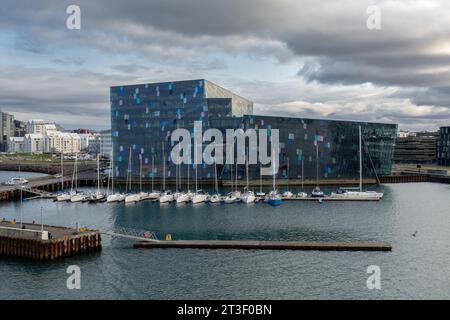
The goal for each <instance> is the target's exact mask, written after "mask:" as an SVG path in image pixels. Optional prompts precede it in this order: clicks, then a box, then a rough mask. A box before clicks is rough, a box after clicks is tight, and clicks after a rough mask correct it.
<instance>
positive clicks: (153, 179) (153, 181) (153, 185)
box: [152, 156, 155, 192]
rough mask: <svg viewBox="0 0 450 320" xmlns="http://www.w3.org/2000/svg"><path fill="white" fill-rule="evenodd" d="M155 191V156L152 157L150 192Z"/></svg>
mask: <svg viewBox="0 0 450 320" xmlns="http://www.w3.org/2000/svg"><path fill="white" fill-rule="evenodd" d="M154 190H155V156H152V192H153V191H154Z"/></svg>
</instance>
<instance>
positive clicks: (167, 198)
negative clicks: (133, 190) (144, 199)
mask: <svg viewBox="0 0 450 320" xmlns="http://www.w3.org/2000/svg"><path fill="white" fill-rule="evenodd" d="M162 156H163V190H162V193H161V196H160V197H159V203H167V202H172V201H173V200H174V198H173V193H172V191H170V190H166V158H165V155H164V142H163V144H162Z"/></svg>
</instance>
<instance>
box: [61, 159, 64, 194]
mask: <svg viewBox="0 0 450 320" xmlns="http://www.w3.org/2000/svg"><path fill="white" fill-rule="evenodd" d="M63 189H64V154H63V153H62V152H61V190H63Z"/></svg>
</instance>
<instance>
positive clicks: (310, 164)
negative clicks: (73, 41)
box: [111, 80, 397, 179]
mask: <svg viewBox="0 0 450 320" xmlns="http://www.w3.org/2000/svg"><path fill="white" fill-rule="evenodd" d="M194 121H201V122H202V127H203V131H205V130H207V129H209V128H216V129H219V130H220V131H222V132H223V133H225V130H226V129H237V128H242V129H245V130H246V129H264V130H267V131H268V132H269V131H270V129H279V135H280V157H279V161H280V170H279V172H278V176H279V177H287V176H288V174H289V177H290V178H299V177H301V174H302V171H301V168H302V161H303V162H304V163H303V167H304V175H305V177H306V178H314V177H315V176H316V144H317V145H318V149H319V161H318V162H319V175H320V178H321V179H323V178H356V177H358V176H359V158H358V150H359V144H358V141H359V136H358V126H359V125H361V127H362V132H363V134H362V136H363V175H364V177H374V176H375V175H376V174H377V175H379V176H381V175H389V174H390V173H391V167H392V161H393V153H394V145H395V139H396V136H397V125H395V124H383V123H367V122H353V121H335V120H321V119H304V118H288V117H272V116H263V115H253V103H252V102H251V101H249V100H247V99H244V98H242V97H240V96H238V95H235V94H233V93H232V92H230V91H228V90H225V89H223V88H221V87H220V86H217V85H215V84H213V83H211V82H209V81H206V80H192V81H178V82H167V83H155V84H140V85H131V86H117V87H112V88H111V126H112V139H113V149H114V163H115V166H114V167H115V168H114V172H115V175H116V176H117V177H123V178H124V177H126V175H127V170H128V165H129V156H130V152H131V159H132V161H131V171H132V175H133V176H139V169H140V161H141V160H142V167H143V176H144V177H151V176H152V174H154V175H155V176H156V177H162V172H163V170H162V168H163V167H164V166H163V160H164V161H165V168H166V177H168V178H174V177H175V170H176V168H175V165H174V164H173V162H172V161H171V159H170V150H171V149H172V145H171V141H170V136H171V132H172V131H173V130H175V129H177V128H184V129H188V130H189V131H190V132H191V135H192V136H193V135H194ZM224 136H225V135H224ZM250 147H253V146H250ZM236 152H239V151H238V150H236ZM152 162H154V163H155V170H154V171H152ZM288 162H289V170H288ZM189 167H190V168H191V169H190V176H191V177H193V174H194V171H193V168H194V165H193V164H192V163H191V164H190V165H189ZM228 167H229V166H226V165H221V166H219V176H220V177H221V178H223V179H228V178H229V177H230V170H229V168H228ZM179 168H180V169H179V170H180V174H181V176H183V177H186V176H187V168H188V165H187V164H186V165H181V166H179ZM153 172H154V173H153ZM238 172H239V174H238V175H239V176H240V177H243V176H244V175H245V166H244V165H240V166H239V167H238ZM250 174H251V176H252V178H259V166H258V165H252V166H250ZM198 175H199V177H202V178H212V177H214V166H211V165H206V164H202V165H199V167H198Z"/></svg>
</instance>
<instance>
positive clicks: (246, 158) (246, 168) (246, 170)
mask: <svg viewBox="0 0 450 320" xmlns="http://www.w3.org/2000/svg"><path fill="white" fill-rule="evenodd" d="M245 175H246V176H247V191H248V149H247V155H246V156H245Z"/></svg>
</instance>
